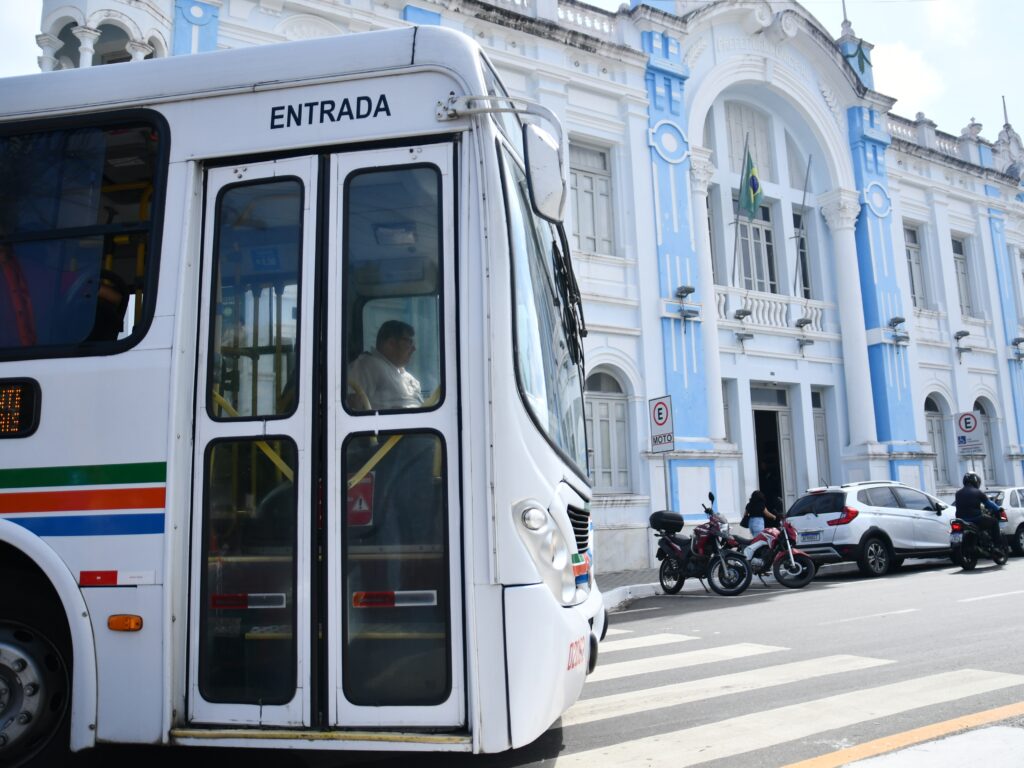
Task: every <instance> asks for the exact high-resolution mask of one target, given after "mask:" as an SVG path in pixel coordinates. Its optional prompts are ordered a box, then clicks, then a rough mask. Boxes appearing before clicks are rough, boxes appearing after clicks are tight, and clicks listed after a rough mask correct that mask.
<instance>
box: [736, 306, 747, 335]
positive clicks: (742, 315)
mask: <svg viewBox="0 0 1024 768" xmlns="http://www.w3.org/2000/svg"><path fill="white" fill-rule="evenodd" d="M750 315H751V312H750V310H749V309H747V308H746V307H740V308H739V309H737V310H736V311H735V312H733V313H732V316H733V317H734V318H735V319H736V320H739V321H740V322H741V323H742V322H743V321H744V320H746V319H747V318H748V317H750ZM736 335H737V336H738V335H739V334H736Z"/></svg>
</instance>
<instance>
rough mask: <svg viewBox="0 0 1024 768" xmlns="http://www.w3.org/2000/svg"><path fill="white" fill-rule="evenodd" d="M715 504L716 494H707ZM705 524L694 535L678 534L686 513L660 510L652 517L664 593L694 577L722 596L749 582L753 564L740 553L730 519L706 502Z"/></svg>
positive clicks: (676, 588)
mask: <svg viewBox="0 0 1024 768" xmlns="http://www.w3.org/2000/svg"><path fill="white" fill-rule="evenodd" d="M708 498H709V499H710V500H711V502H712V503H714V501H715V496H714V494H712V493H709V494H708ZM701 506H703V507H704V514H706V515H707V516H708V521H707V522H706V523H701V524H700V525H698V526H697V527H695V528H694V529H693V535H692V536H689V537H686V536H677V535H676V534H678V533H679V532H680V531H681V530H682V529H683V516H682V515H680V514H679V513H678V512H668V511H659V512H655V513H654V514H653V515H651V517H650V523H651V528H653V529H654V530H655V531H657V533H656V534H655V535H656V536H657V537H658V552H657V557H658V559H659V560H660V561H661V568H660V570H659V571H658V578H659V580H660V581H661V588H662V589H663V590H665V594H668V595H674V594H676V593H677V592H678V591H679V590H681V589H682V588H683V582H685V581H686V580H687V579H688V578H691V577H695V578H697V579H699V580H700V582H701V584H703V583H704V580H705V579H707V582H708V584H709V585H710V586H711V589H713V590H714V591H715V592H717V593H718V594H720V595H725V596H730V595H738V594H739V593H740V592H742V591H743V590H745V589H746V588H747V587H748V586H749V585H750V579H751V578H752V574H751V572H750V564H749V563H748V562H747V561H746V560H745V559H744V558H743V557H742V556H741V555H740V554H739V553H737V552H735V551H733V549H734V548H735V547H736V540H735V539H734V538H733V537H732V536H731V535H730V533H729V522H728V521H727V520H726V519H725V518H724V517H722V516H721V515H719V514H718V513H717V512H715V511H714V510H713V509H710V508H709V507H707V506H705V505H703V504H702V505H701Z"/></svg>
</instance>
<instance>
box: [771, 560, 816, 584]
mask: <svg viewBox="0 0 1024 768" xmlns="http://www.w3.org/2000/svg"><path fill="white" fill-rule="evenodd" d="M814 570H815V569H814V561H813V560H811V558H810V556H809V555H803V554H800V555H797V554H794V555H793V564H792V565H790V562H789V558H788V557H781V558H779V559H778V560H776V561H775V566H774V567H773V569H772V573H774V574H775V580H776V581H777V582H779V584H781V585H782V586H784V587H789V588H790V589H800V588H801V587H806V586H807V585H808V584H810V583H811V580H812V579H813V578H814Z"/></svg>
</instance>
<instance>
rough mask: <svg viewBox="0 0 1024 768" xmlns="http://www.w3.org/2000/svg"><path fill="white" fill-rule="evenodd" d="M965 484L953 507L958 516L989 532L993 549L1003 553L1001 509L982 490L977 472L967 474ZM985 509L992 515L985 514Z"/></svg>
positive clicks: (957, 493)
mask: <svg viewBox="0 0 1024 768" xmlns="http://www.w3.org/2000/svg"><path fill="white" fill-rule="evenodd" d="M963 483H964V487H963V488H961V489H960V490H959V491H957V492H956V498H955V499H954V501H953V505H954V506H955V507H956V516H957V517H958V518H960V519H961V520H965V521H967V522H969V523H971V524H973V525H975V526H977V527H978V528H979V529H981V530H983V531H987V532H988V535H989V538H990V539H991V540H992V547H993V549H994V550H998V551H999V552H1003V551H1004V550H1003V537H1002V534H1001V533H1000V532H999V513H1000V512H1001V511H1002V510H1001V508H1000V507H999V506H998V505H997V504H996V503H995V502H993V501H992V500H991V499H990V498H989V497H988V496H986V495H985V493H984V491H982V490H981V477H980V476H979V475H978V474H977V473H976V472H968V473H967V474H965V475H964V480H963ZM983 507H984V509H986V510H988V511H989V512H991V513H992V514H991V515H987V514H985V513H984V512H983V511H982V508H983Z"/></svg>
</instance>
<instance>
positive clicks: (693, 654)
mask: <svg viewBox="0 0 1024 768" xmlns="http://www.w3.org/2000/svg"><path fill="white" fill-rule="evenodd" d="M784 650H786V649H785V648H779V647H778V646H774V645H758V644H757V643H736V644H734V645H723V646H722V647H720V648H705V649H703V650H699V651H687V652H685V653H671V654H667V655H664V656H648V657H646V658H643V659H634V660H632V661H620V662H617V663H615V664H605V665H602V664H600V663H599V664H598V665H597V669H596V670H594V672H593V674H591V675H590V677H588V678H587V682H588V683H600V682H603V681H605V680H617V679H619V678H623V677H630V676H632V675H643V674H647V673H649V672H664V671H666V670H670V669H682V668H684V667H696V666H700V665H701V664H714V663H715V662H719V661H732V660H734V659H743V658H746V657H748V656H756V655H758V654H762V653H774V652H776V651H784ZM599 658H600V657H599Z"/></svg>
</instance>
